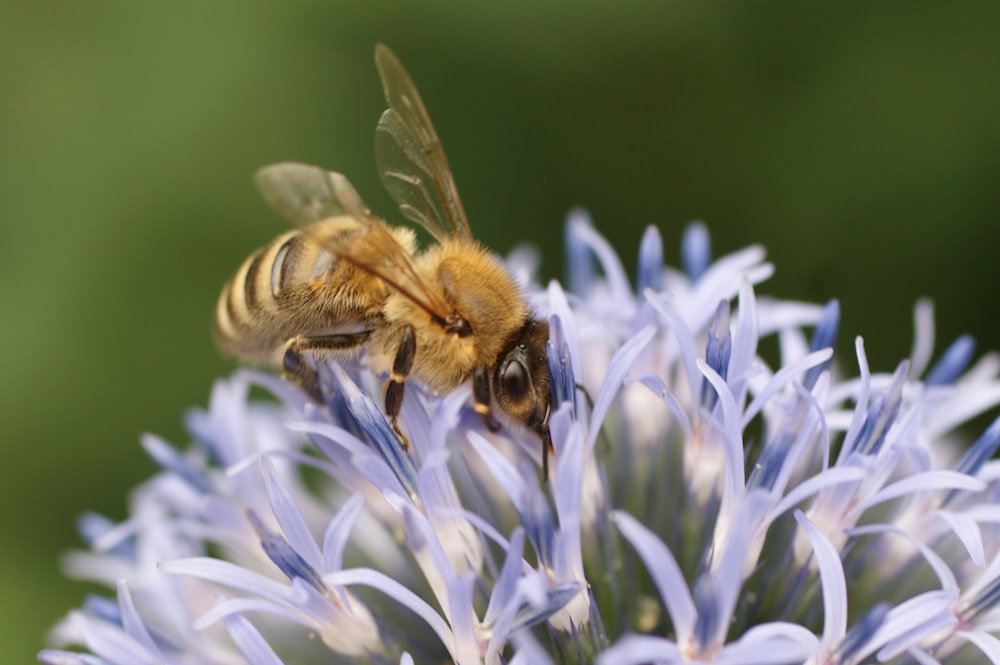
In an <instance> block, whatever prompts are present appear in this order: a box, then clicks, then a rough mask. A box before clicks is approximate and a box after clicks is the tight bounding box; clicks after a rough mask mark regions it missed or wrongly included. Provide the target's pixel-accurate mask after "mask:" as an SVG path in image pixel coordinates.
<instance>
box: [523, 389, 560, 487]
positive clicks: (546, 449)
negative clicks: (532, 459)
mask: <svg viewBox="0 0 1000 665" xmlns="http://www.w3.org/2000/svg"><path fill="white" fill-rule="evenodd" d="M550 413H551V407H549V406H546V407H545V415H544V416H542V420H541V422H538V423H537V424H536V425H535V433H536V434H538V437H539V438H540V439H541V440H542V482H543V483H547V482H549V454H554V453H555V449H554V448H553V447H552V434H551V433H550V432H549V414H550ZM529 425H530V423H529Z"/></svg>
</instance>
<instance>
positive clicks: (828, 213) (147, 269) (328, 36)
mask: <svg viewBox="0 0 1000 665" xmlns="http://www.w3.org/2000/svg"><path fill="white" fill-rule="evenodd" d="M610 4H611V3H607V2H603V1H597V0H586V1H583V2H581V1H577V2H549V3H545V2H537V1H534V2H525V1H524V0H513V1H508V2H503V3H490V4H487V3H468V2H462V1H460V0H436V1H433V2H423V3H420V4H419V5H418V4H417V3H404V2H388V1H382V0H379V1H375V2H366V3H347V2H333V1H327V2H320V1H293V2H285V3H275V2H263V1H261V0H254V1H244V2H239V3H237V2H230V3H223V2H215V3H194V2H184V3H152V2H136V3H132V2H124V1H118V2H110V1H105V2H99V1H98V2H89V3H77V2H43V3H28V2H26V1H23V0H22V1H20V2H17V1H14V2H7V3H5V4H4V7H3V9H0V230H2V238H0V294H2V295H0V302H2V306H3V310H2V311H3V322H4V323H3V327H2V329H0V335H2V337H0V353H2V354H3V355H2V360H0V371H2V372H3V373H4V377H5V378H4V380H3V381H2V383H0V386H2V388H0V389H2V395H0V405H2V406H0V409H2V423H0V425H2V429H0V431H2V432H3V437H2V439H0V445H2V446H3V450H2V453H3V459H4V463H3V465H2V468H3V469H4V476H3V480H2V482H0V492H2V497H0V511H2V513H0V518H2V524H0V526H2V533H3V539H2V547H0V662H29V661H30V660H32V659H33V654H34V652H35V650H36V649H37V648H38V647H39V646H41V645H42V644H43V640H44V633H45V631H46V630H47V628H48V627H49V626H50V625H51V624H52V623H53V622H54V621H56V620H57V619H58V618H59V617H60V616H61V615H62V614H63V613H64V612H65V611H67V610H68V609H69V608H70V607H73V606H76V604H77V603H78V602H79V600H80V598H81V596H82V594H83V593H84V592H85V591H86V587H84V586H83V585H80V584H77V583H70V582H66V581H63V580H62V579H61V577H60V572H59V564H58V558H59V556H60V553H61V552H63V551H65V550H67V549H69V548H71V547H73V546H74V545H75V544H76V543H77V539H76V536H75V531H74V519H75V516H76V515H77V514H78V513H80V512H81V511H82V510H84V509H95V510H98V511H102V512H105V513H107V514H109V515H111V516H113V517H115V518H121V517H123V516H124V514H125V498H126V496H127V492H128V489H129V488H130V487H131V486H133V485H134V484H136V483H137V482H139V481H141V480H142V479H143V478H145V477H147V476H148V475H149V474H150V473H151V472H152V471H153V467H152V465H151V463H150V462H149V461H148V460H147V459H146V458H145V456H144V454H143V453H142V451H141V450H140V448H139V445H138V435H139V434H140V433H141V432H143V431H153V432H157V433H159V434H162V435H164V436H166V437H168V438H169V439H171V440H173V441H176V442H178V443H184V442H185V441H186V439H185V437H184V434H183V427H182V424H181V423H182V414H183V412H184V410H185V409H186V408H188V407H189V406H191V405H199V404H203V403H205V401H206V399H207V396H208V393H209V390H210V387H211V383H212V380H213V379H214V378H215V377H217V376H219V375H221V374H224V373H225V372H227V371H229V369H230V365H229V364H227V363H226V362H224V361H223V360H221V359H219V358H218V357H217V355H216V352H215V350H214V348H213V346H212V343H211V339H210V336H209V326H210V320H211V314H212V310H213V306H214V303H215V298H216V294H217V292H218V289H219V287H220V286H221V284H222V283H223V281H224V280H225V279H227V278H228V277H229V275H230V274H231V273H232V271H233V269H234V268H235V267H236V266H237V264H238V263H239V262H240V261H241V260H242V259H243V258H244V257H245V256H246V255H247V254H248V253H249V252H250V251H251V250H252V249H253V248H255V247H256V246H258V245H260V244H263V243H264V242H266V241H267V240H269V239H270V238H271V237H273V236H274V235H276V234H277V233H279V232H280V231H282V230H283V229H284V228H285V227H284V225H283V223H282V222H281V221H280V220H279V219H277V218H276V217H275V216H274V215H273V214H271V213H270V211H269V210H268V209H266V208H265V206H264V205H263V204H262V203H261V202H260V201H259V199H258V196H257V194H256V192H255V191H254V189H253V187H252V185H251V182H250V176H251V174H252V172H253V171H254V169H256V168H257V167H258V166H261V165H263V164H266V163H269V162H272V161H277V160H283V159H296V160H303V161H308V162H312V163H316V164H322V165H324V166H327V167H330V168H333V169H336V170H339V171H342V172H344V173H346V174H348V175H349V176H350V178H351V179H352V181H353V182H354V184H355V185H356V186H357V188H358V189H359V191H360V192H361V193H362V194H363V195H365V196H366V198H367V200H368V202H369V204H370V205H372V207H373V208H375V209H376V211H377V212H380V213H381V214H385V215H395V212H394V210H393V207H392V205H391V204H390V202H389V200H388V198H387V197H386V195H385V194H384V193H383V192H382V190H381V187H380V185H379V183H378V180H377V176H376V173H375V168H374V161H373V151H372V130H373V128H374V124H375V121H376V119H377V117H378V114H379V113H380V111H381V109H382V105H383V103H382V97H381V91H380V88H379V83H378V79H377V76H376V73H375V69H374V65H373V63H372V53H373V46H374V44H375V42H376V41H384V42H386V43H387V44H389V45H390V46H392V47H393V49H395V50H396V52H397V53H398V54H399V55H400V57H401V59H402V60H403V62H404V63H405V64H406V65H407V67H408V68H409V70H410V72H411V73H412V75H413V76H414V78H415V80H416V82H417V84H418V86H419V88H420V90H421V92H422V93H423V97H424V100H425V102H426V103H427V104H428V106H429V109H430V113H431V116H432V118H433V119H434V121H435V123H436V125H437V128H438V131H439V133H440V134H441V136H442V139H443V141H444V143H445V146H446V147H447V149H448V154H449V157H450V160H451V164H452V167H453V168H454V171H455V174H456V179H457V182H458V185H459V188H460V190H461V192H462V195H463V198H464V201H465V206H466V209H467V211H468V213H469V215H470V217H471V219H472V223H473V227H474V228H475V230H476V231H477V233H478V234H479V235H480V236H481V238H482V239H483V240H485V241H486V242H487V243H488V244H489V245H491V246H493V247H494V248H496V249H498V250H500V251H502V252H504V251H507V250H509V249H510V248H511V247H512V245H513V244H515V243H516V242H520V241H532V242H536V243H538V244H539V245H541V246H542V247H543V248H544V263H543V273H544V275H545V276H549V277H553V276H560V275H561V271H562V254H561V250H560V247H559V242H560V237H561V233H562V220H563V218H564V215H565V213H566V211H567V209H568V208H570V207H571V206H573V205H583V206H585V207H586V208H588V209H589V210H590V212H591V213H592V215H593V217H594V219H595V222H596V225H597V227H598V228H599V229H600V230H601V231H602V232H604V233H605V234H606V235H607V236H608V237H609V238H610V239H611V240H612V241H613V242H614V244H615V245H616V246H617V247H618V248H619V249H620V251H621V252H622V254H623V256H625V257H626V259H627V261H628V263H629V265H630V266H633V265H634V258H633V257H634V255H635V252H636V248H637V244H638V240H639V237H640V234H641V231H642V228H643V227H644V226H645V225H646V224H657V225H659V226H660V228H661V230H662V232H663V235H664V238H665V244H666V250H667V255H668V257H669V258H670V260H671V261H672V262H675V257H676V256H677V245H678V239H679V234H680V230H681V228H682V227H683V225H684V224H685V223H687V222H688V221H689V220H691V219H695V218H700V219H704V220H705V221H707V222H708V224H709V226H710V228H711V230H712V233H713V238H714V241H715V245H716V248H717V250H718V251H719V252H726V251H731V250H734V249H737V248H739V247H742V246H744V245H746V244H748V243H751V242H760V243H762V244H764V245H766V246H767V248H768V249H769V252H770V257H771V259H772V260H773V261H774V262H775V263H776V264H777V267H778V272H777V276H776V277H775V278H774V279H773V281H772V282H771V283H770V285H768V286H766V287H765V289H763V290H766V291H769V292H771V293H775V294H778V295H781V296H783V297H790V298H799V299H809V300H816V301H825V300H827V299H828V298H830V297H834V296H836V297H839V298H840V299H841V302H842V306H843V311H844V318H843V321H844V325H843V330H844V333H843V335H842V340H844V341H846V344H844V345H842V346H844V347H847V346H849V340H850V338H851V337H853V335H855V334H864V335H865V338H866V340H867V348H868V351H869V354H870V358H871V362H872V365H873V367H874V368H876V369H878V370H885V369H890V368H891V367H893V366H894V365H895V363H896V362H897V360H898V358H899V357H901V356H902V355H904V354H906V353H907V352H908V350H909V348H910V344H911V340H912V334H911V330H912V326H911V318H912V314H911V312H912V304H913V301H914V300H915V299H916V298H918V297H920V296H930V297H932V298H934V299H935V301H936V303H937V314H938V316H937V320H938V324H939V333H940V336H939V342H938V349H939V350H940V349H941V348H942V347H943V346H944V344H946V343H948V342H950V340H951V339H953V338H954V337H955V336H956V335H958V334H960V333H963V332H970V333H973V334H974V335H975V336H976V337H977V339H979V340H980V342H981V345H980V349H987V348H998V347H1000V332H998V330H997V326H996V323H997V317H996V312H997V295H996V292H995V291H994V289H996V287H997V286H998V285H1000V279H998V277H1000V270H998V262H997V244H996V241H997V239H998V237H1000V234H998V232H997V222H998V219H1000V186H998V185H1000V80H998V79H1000V29H998V27H1000V4H998V3H978V4H971V5H958V4H949V5H948V6H947V7H945V6H944V5H939V4H938V3H932V2H916V3H914V2H909V3H896V4H878V5H874V4H873V5H865V6H863V7H862V6H861V5H850V6H837V7H833V6H820V5H815V4H809V5H800V4H799V3H796V2H756V3H746V4H737V3H732V4H728V3H727V4H716V3H698V4H680V3H666V2H652V1H650V2H643V1H640V0H623V1H621V2H618V3H616V4H615V7H614V9H611V8H610ZM973 7H974V9H973ZM394 219H397V220H398V219H399V218H398V217H394ZM845 350H846V348H845Z"/></svg>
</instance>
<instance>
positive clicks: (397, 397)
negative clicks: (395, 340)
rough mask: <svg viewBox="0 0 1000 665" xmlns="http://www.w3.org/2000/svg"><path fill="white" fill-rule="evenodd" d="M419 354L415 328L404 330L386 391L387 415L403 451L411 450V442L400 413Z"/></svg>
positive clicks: (408, 327)
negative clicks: (407, 381) (400, 419)
mask: <svg viewBox="0 0 1000 665" xmlns="http://www.w3.org/2000/svg"><path fill="white" fill-rule="evenodd" d="M416 353H417V338H416V334H415V333H414V330H413V326H406V327H405V328H403V339H401V340H400V342H399V346H398V347H396V357H395V358H393V360H392V372H391V373H390V374H389V385H388V386H387V387H386V389H385V413H386V415H388V416H389V422H390V423H392V429H393V431H394V432H396V434H397V435H398V436H399V440H400V442H402V444H403V449H404V450H405V449H409V447H410V441H409V440H408V439H407V438H406V435H405V434H403V431H402V430H401V429H399V422H398V421H397V418H398V417H399V411H400V409H402V408H403V393H404V391H405V390H406V377H407V376H409V375H410V369H411V368H412V367H413V356H415V355H416Z"/></svg>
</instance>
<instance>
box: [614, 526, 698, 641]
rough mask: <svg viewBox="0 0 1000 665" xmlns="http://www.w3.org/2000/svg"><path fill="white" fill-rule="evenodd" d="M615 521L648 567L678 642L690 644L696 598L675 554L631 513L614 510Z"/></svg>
mask: <svg viewBox="0 0 1000 665" xmlns="http://www.w3.org/2000/svg"><path fill="white" fill-rule="evenodd" d="M612 520H613V521H614V523H615V525H616V526H617V527H618V529H619V531H621V532H622V535H623V536H625V538H626V539H627V540H628V541H629V542H630V543H632V547H634V548H635V551H636V552H637V553H638V554H639V557H640V558H641V559H642V561H643V563H644V564H645V565H646V570H647V571H648V572H649V576H650V577H651V578H652V579H653V584H655V585H656V590H657V591H658V592H659V594H660V600H662V601H663V604H664V605H666V607H667V611H668V612H669V613H670V618H671V620H672V621H673V624H674V626H675V630H676V631H677V636H678V639H679V640H680V641H681V642H687V641H688V640H689V639H690V636H691V633H692V631H693V630H694V623H695V619H696V610H695V605H694V598H692V597H691V592H690V591H689V590H688V586H687V582H686V581H685V580H684V573H682V572H681V569H680V566H678V565H677V560H676V559H674V555H673V554H671V553H670V550H669V549H667V546H666V545H664V544H663V541H661V540H660V539H659V538H657V537H656V536H655V535H654V534H653V533H652V532H651V531H650V530H649V529H647V528H646V527H644V526H643V525H642V524H641V523H639V522H638V521H637V520H636V519H635V518H634V517H632V516H631V515H629V514H628V513H624V512H621V511H615V512H614V513H613V515H612Z"/></svg>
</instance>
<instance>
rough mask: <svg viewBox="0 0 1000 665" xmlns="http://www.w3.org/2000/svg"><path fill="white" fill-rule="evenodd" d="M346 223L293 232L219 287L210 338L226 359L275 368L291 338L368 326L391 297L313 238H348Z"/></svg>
mask: <svg viewBox="0 0 1000 665" xmlns="http://www.w3.org/2000/svg"><path fill="white" fill-rule="evenodd" d="M356 228H357V223H356V222H354V220H352V219H350V218H347V217H338V218H334V219H329V220H324V221H322V222H318V223H316V224H314V225H313V226H312V227H309V229H307V231H308V232H303V231H290V232H288V233H285V234H283V235H281V236H279V237H278V238H276V239H275V240H274V241H273V242H271V243H270V244H269V245H267V246H266V247H263V248H261V249H259V250H257V251H256V252H254V253H253V254H252V255H251V256H250V258H248V259H247V260H246V261H244V262H243V264H242V265H241V266H240V268H239V270H237V271H236V275H235V276H234V277H233V279H232V280H230V281H229V283H228V284H226V286H225V287H224V288H223V289H222V294H221V295H220V296H219V302H218V305H217V307H216V312H215V340H216V343H217V344H218V346H219V348H220V349H221V350H222V351H223V352H224V353H226V354H228V355H231V356H235V357H236V358H238V359H240V360H243V361H248V362H257V363H269V364H275V365H277V364H279V362H280V358H281V352H282V350H283V348H284V346H285V344H286V343H287V342H288V340H289V339H291V338H293V337H295V336H297V335H307V336H313V335H321V334H326V333H331V332H337V331H340V330H345V329H358V328H359V327H366V326H368V325H370V324H372V323H373V322H374V321H376V320H377V319H378V318H379V316H380V313H381V310H382V306H383V304H384V302H385V298H386V296H387V295H388V292H387V289H386V287H385V285H384V284H383V283H382V282H381V281H380V280H378V279H375V278H373V277H372V276H370V275H369V274H368V273H366V272H364V271H362V270H359V269H358V268H356V267H354V266H353V265H352V264H351V263H349V262H347V261H343V260H341V259H340V258H338V257H337V256H336V255H334V254H333V253H332V252H330V251H329V250H326V249H324V248H323V247H322V246H321V245H320V244H319V243H318V242H316V241H315V240H314V239H313V237H314V236H316V237H323V236H324V235H327V234H350V233H353V232H354V231H355V230H356Z"/></svg>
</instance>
